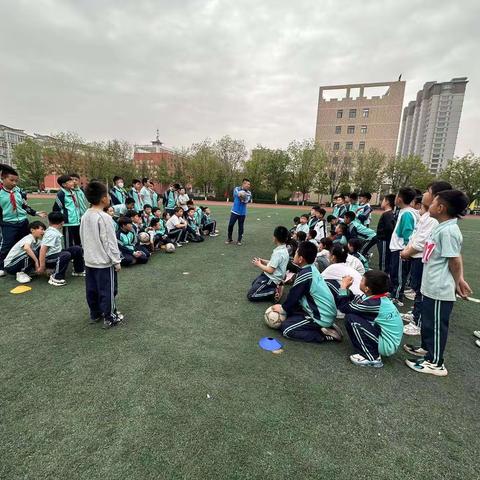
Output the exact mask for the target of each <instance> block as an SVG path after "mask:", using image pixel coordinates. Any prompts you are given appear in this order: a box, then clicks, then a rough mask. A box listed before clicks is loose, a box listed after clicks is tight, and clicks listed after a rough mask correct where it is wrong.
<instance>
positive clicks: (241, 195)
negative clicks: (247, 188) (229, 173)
mask: <svg viewBox="0 0 480 480" xmlns="http://www.w3.org/2000/svg"><path fill="white" fill-rule="evenodd" d="M238 196H239V197H240V200H245V199H246V198H247V193H246V192H244V191H243V190H242V191H241V192H238Z"/></svg>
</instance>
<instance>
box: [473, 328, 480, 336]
mask: <svg viewBox="0 0 480 480" xmlns="http://www.w3.org/2000/svg"><path fill="white" fill-rule="evenodd" d="M473 335H475V337H477V338H480V330H475V331H474V332H473Z"/></svg>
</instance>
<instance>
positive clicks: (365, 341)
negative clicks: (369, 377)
mask: <svg viewBox="0 0 480 480" xmlns="http://www.w3.org/2000/svg"><path fill="white" fill-rule="evenodd" d="M352 284H353V278H352V277H350V276H346V277H343V279H342V281H341V283H340V290H339V292H338V296H337V307H338V309H339V310H340V311H341V312H342V313H344V314H345V328H346V329H347V333H348V336H349V337H350V341H351V342H352V345H353V347H354V349H355V350H356V352H357V353H355V354H353V355H350V360H351V362H352V363H353V364H355V365H358V366H361V367H376V368H379V367H383V362H382V357H381V356H382V355H383V356H390V355H393V354H394V353H395V352H396V351H397V349H398V347H399V346H400V342H401V341H402V335H403V323H402V319H401V317H400V313H399V312H398V310H397V307H395V305H394V304H393V303H392V301H391V300H390V298H388V294H389V289H390V279H389V278H388V275H387V274H386V273H385V272H382V271H380V270H369V271H368V272H366V273H365V275H364V276H363V277H362V280H361V282H360V290H361V291H362V292H363V295H354V294H353V293H352V292H351V291H350V290H349V288H350V287H351V286H352Z"/></svg>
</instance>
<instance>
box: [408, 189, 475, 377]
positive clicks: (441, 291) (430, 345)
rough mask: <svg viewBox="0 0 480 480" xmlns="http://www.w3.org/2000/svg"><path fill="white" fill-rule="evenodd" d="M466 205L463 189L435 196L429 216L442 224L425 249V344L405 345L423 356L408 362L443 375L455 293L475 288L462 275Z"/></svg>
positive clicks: (416, 368) (432, 233)
mask: <svg viewBox="0 0 480 480" xmlns="http://www.w3.org/2000/svg"><path fill="white" fill-rule="evenodd" d="M467 207H468V198H467V197H466V195H465V194H464V193H463V192H460V191H458V190H445V191H443V192H439V193H438V194H437V195H436V197H435V198H434V199H433V202H432V204H431V205H430V208H429V212H430V216H431V217H432V218H435V219H436V220H437V221H438V223H439V225H438V226H437V227H435V228H434V229H433V231H432V232H431V234H430V237H429V239H428V240H427V242H426V243H425V248H424V250H423V263H424V269H423V276H422V287H421V293H422V295H423V301H422V326H421V334H422V343H421V346H414V345H405V346H404V349H405V350H406V351H407V352H408V353H411V354H412V355H416V356H419V357H422V358H420V359H418V360H417V361H415V360H406V361H405V363H406V364H407V366H408V367H410V368H411V369H412V370H414V371H416V372H419V373H426V374H430V375H436V376H440V377H444V376H446V375H447V374H448V372H447V369H446V368H445V365H444V359H443V353H444V350H445V346H446V344H447V336H448V322H449V319H450V314H451V312H452V309H453V304H454V302H455V300H456V297H455V292H457V293H458V294H459V295H460V296H461V297H463V298H465V297H467V296H468V295H469V294H470V293H471V291H472V290H471V289H470V286H469V285H468V283H467V282H466V281H465V280H464V278H463V264H462V258H461V249H462V241H463V238H462V234H461V232H460V229H459V228H458V218H460V217H461V216H462V215H464V213H465V210H466V208H467Z"/></svg>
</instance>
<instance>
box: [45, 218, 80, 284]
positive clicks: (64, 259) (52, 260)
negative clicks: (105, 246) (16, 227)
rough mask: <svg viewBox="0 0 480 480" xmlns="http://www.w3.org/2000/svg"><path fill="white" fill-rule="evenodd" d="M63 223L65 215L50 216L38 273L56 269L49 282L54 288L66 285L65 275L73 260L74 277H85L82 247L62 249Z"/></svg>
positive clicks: (73, 246)
mask: <svg viewBox="0 0 480 480" xmlns="http://www.w3.org/2000/svg"><path fill="white" fill-rule="evenodd" d="M63 221H64V220H63V215H62V214H61V213H60V212H50V213H49V214H48V224H49V227H48V228H47V230H45V234H44V235H43V238H42V243H41V246H40V255H39V262H38V263H39V267H38V273H43V272H45V270H46V269H47V268H55V270H54V272H53V273H52V275H50V279H49V280H48V283H49V284H50V285H52V286H54V287H62V286H63V285H66V283H67V282H66V280H65V275H66V273H67V268H68V265H69V264H70V261H72V260H73V272H72V277H84V276H85V265H84V263H83V250H82V247H80V246H78V245H72V246H70V247H67V248H65V249H63V248H62V240H63V235H62V230H63Z"/></svg>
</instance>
